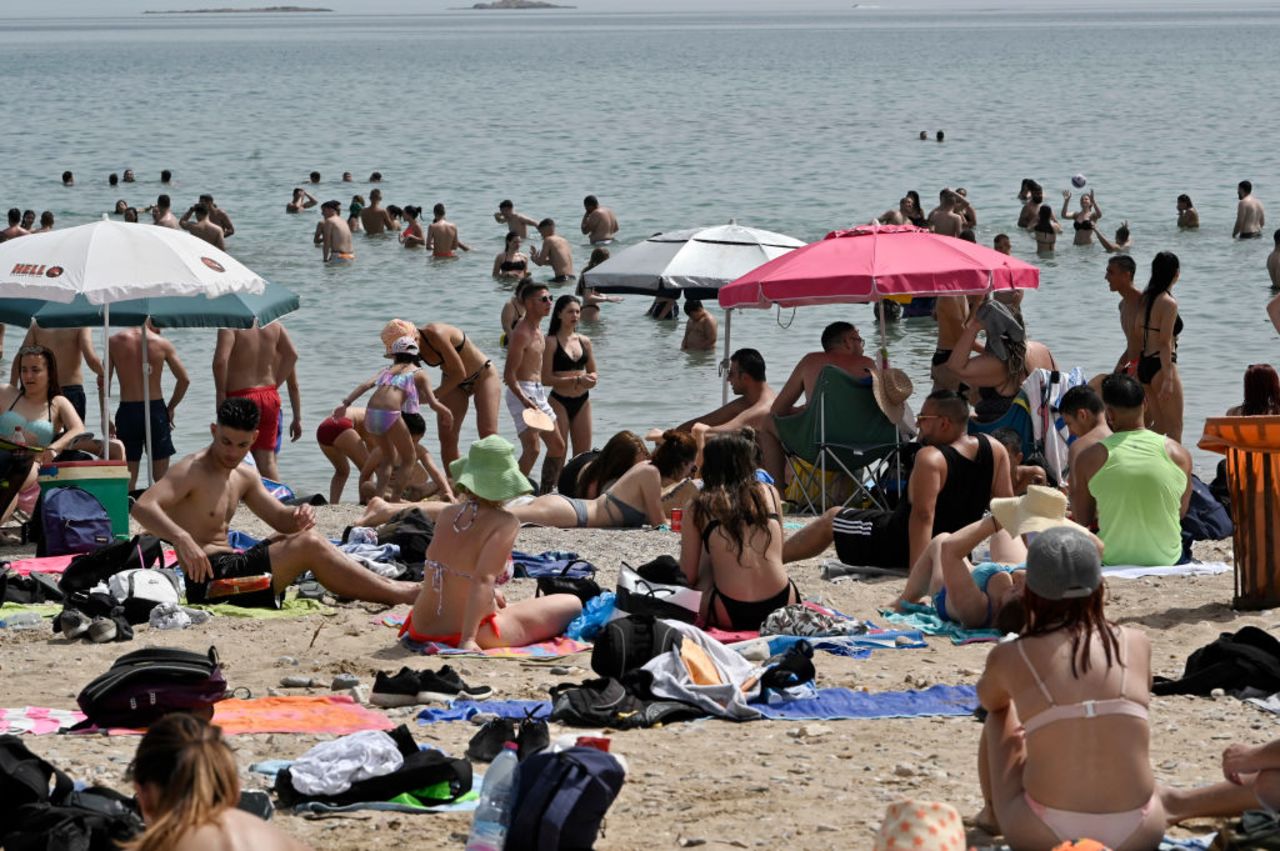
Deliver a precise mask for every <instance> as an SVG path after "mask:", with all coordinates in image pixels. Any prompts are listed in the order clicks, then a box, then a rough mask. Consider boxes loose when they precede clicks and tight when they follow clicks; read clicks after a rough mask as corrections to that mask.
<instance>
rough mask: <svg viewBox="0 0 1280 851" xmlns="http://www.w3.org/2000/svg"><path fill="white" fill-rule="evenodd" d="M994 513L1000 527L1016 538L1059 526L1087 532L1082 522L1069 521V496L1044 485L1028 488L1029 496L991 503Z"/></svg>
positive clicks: (996, 500) (997, 500) (995, 500)
mask: <svg viewBox="0 0 1280 851" xmlns="http://www.w3.org/2000/svg"><path fill="white" fill-rule="evenodd" d="M991 513H992V514H993V515H995V518H996V521H997V522H998V523H999V524H1000V527H1001V528H1003V529H1006V530H1008V532H1009V534H1010V535H1013V536H1014V537H1017V536H1018V535H1026V534H1028V533H1029V532H1043V531H1045V530H1046V529H1053V528H1056V527H1058V526H1071V527H1074V528H1076V529H1084V527H1083V526H1081V525H1080V524H1079V523H1076V522H1074V521H1072V520H1068V519H1067V497H1066V495H1065V494H1064V493H1063V492H1062V491H1060V490H1058V489H1057V488H1047V487H1044V486H1042V485H1031V486H1030V487H1028V488H1027V493H1026V496H1013V497H1008V498H1005V499H993V500H991Z"/></svg>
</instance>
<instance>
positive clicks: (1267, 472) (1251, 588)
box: [1199, 416, 1280, 609]
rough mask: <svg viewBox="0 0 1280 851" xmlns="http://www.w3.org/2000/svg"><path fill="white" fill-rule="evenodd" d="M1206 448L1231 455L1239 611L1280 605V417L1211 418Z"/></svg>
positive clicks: (1207, 423)
mask: <svg viewBox="0 0 1280 851" xmlns="http://www.w3.org/2000/svg"><path fill="white" fill-rule="evenodd" d="M1199 446H1200V448H1201V449H1205V450H1208V451H1210V452H1219V453H1222V454H1223V455H1226V456H1227V487H1228V490H1229V492H1230V495H1231V520H1232V522H1233V523H1234V524H1235V535H1234V537H1233V539H1232V544H1233V549H1234V558H1235V585H1236V588H1235V597H1234V598H1233V599H1232V601H1231V607H1232V608H1234V609H1273V608H1276V607H1278V606H1280V416H1268V417H1210V418H1209V419H1207V420H1205V424H1204V436H1203V437H1201V438H1200V443H1199Z"/></svg>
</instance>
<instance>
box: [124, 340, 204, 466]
mask: <svg viewBox="0 0 1280 851" xmlns="http://www.w3.org/2000/svg"><path fill="white" fill-rule="evenodd" d="M109 345H110V353H111V373H112V375H115V376H118V377H119V379H120V405H119V406H118V407H117V408H116V416H115V432H116V437H118V438H119V439H120V442H121V443H123V444H124V457H125V462H126V463H127V464H128V465H129V490H133V489H134V488H135V487H136V486H137V481H138V462H139V461H141V460H142V453H143V452H144V451H145V448H146V426H147V417H148V416H149V417H150V419H151V459H152V467H151V475H152V478H154V479H156V480H157V481H158V480H159V479H160V478H161V477H163V476H164V474H165V472H166V471H167V470H168V469H169V459H170V458H172V457H173V455H174V452H175V450H174V448H173V439H172V436H171V435H172V431H173V412H174V409H176V408H177V407H178V403H179V402H181V401H182V397H183V396H185V395H186V393H187V387H188V386H189V385H190V383H191V382H190V380H188V378H187V370H186V367H184V366H183V365H182V361H181V360H180V359H179V358H178V350H177V349H175V348H174V346H173V343H171V342H169V341H168V340H166V339H165V338H164V337H162V336H160V331H159V329H157V328H156V327H155V326H154V325H152V324H151V320H149V319H148V320H147V364H148V366H149V367H150V370H149V371H150V373H151V377H150V382H149V387H148V388H147V389H148V393H149V396H150V400H151V401H150V410H149V411H148V409H147V403H146V402H144V401H143V393H142V391H143V384H142V381H143V378H142V329H141V328H129V329H128V330H125V331H120V332H119V333H116V334H112V335H111V340H110V343H109ZM166 365H168V367H169V371H170V372H172V373H173V379H174V385H173V395H172V396H171V397H170V398H169V402H168V403H167V404H166V403H165V401H164V388H163V387H161V381H160V377H161V375H162V373H163V372H164V367H165V366H166ZM108 380H110V378H108Z"/></svg>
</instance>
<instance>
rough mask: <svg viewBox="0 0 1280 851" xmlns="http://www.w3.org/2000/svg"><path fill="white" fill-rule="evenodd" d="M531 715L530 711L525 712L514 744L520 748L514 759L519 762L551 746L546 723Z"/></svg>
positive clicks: (531, 711) (532, 711) (549, 733)
mask: <svg viewBox="0 0 1280 851" xmlns="http://www.w3.org/2000/svg"><path fill="white" fill-rule="evenodd" d="M533 713H534V710H532V709H526V710H525V718H524V720H523V721H521V722H520V734H519V735H518V736H516V744H517V745H518V746H519V747H520V750H519V751H518V752H517V753H516V757H517V758H518V759H519V761H520V762H524V760H525V757H527V756H532V755H533V754H535V753H537V752H538V751H540V750H543V749H544V748H546V747H547V746H548V745H550V744H551V732H550V731H549V730H548V729H547V722H546V721H543V720H542V719H541V718H534V717H533Z"/></svg>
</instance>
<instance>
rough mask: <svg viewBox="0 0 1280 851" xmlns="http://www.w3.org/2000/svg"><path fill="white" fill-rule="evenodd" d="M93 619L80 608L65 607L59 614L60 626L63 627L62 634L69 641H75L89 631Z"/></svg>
mask: <svg viewBox="0 0 1280 851" xmlns="http://www.w3.org/2000/svg"><path fill="white" fill-rule="evenodd" d="M91 623H92V621H91V620H90V619H89V616H88V615H86V614H85V613H84V612H82V611H80V610H79V609H63V610H62V614H60V615H58V626H59V627H61V628H62V636H63V638H65V639H67V640H68V641H75V640H76V639H77V638H81V637H83V636H84V634H85V633H87V632H88V631H89V624H91Z"/></svg>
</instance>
